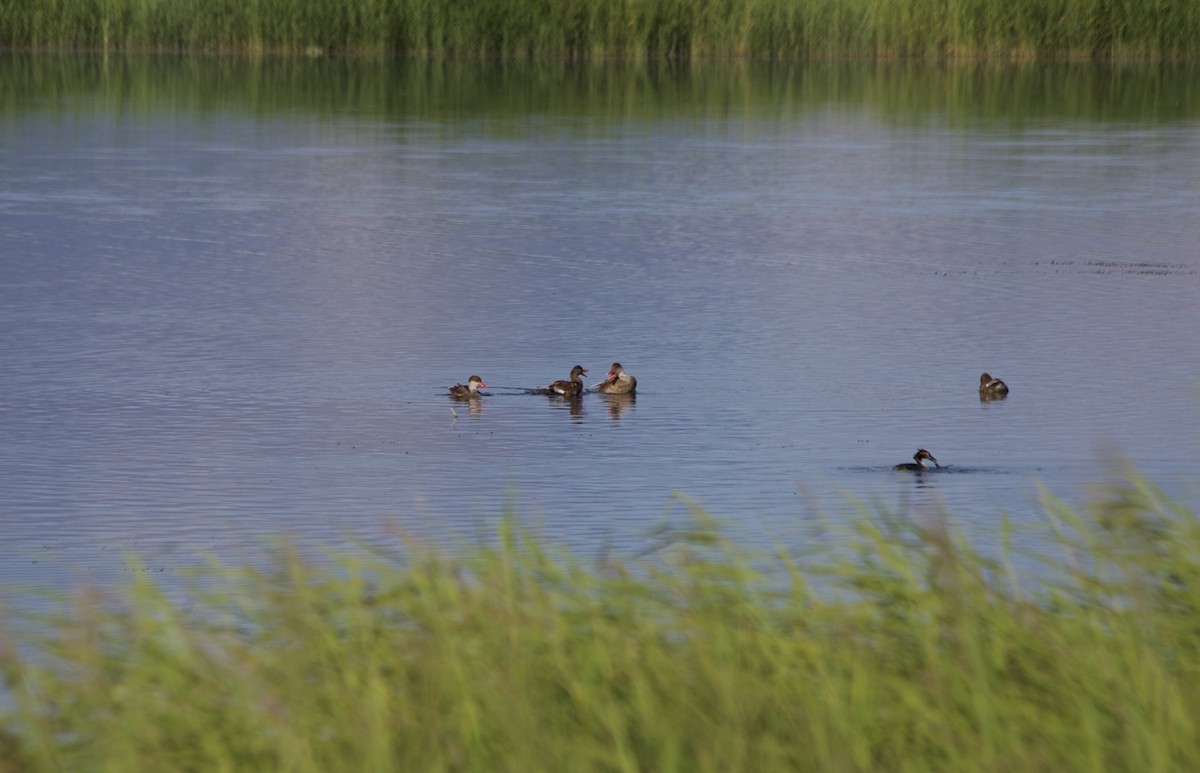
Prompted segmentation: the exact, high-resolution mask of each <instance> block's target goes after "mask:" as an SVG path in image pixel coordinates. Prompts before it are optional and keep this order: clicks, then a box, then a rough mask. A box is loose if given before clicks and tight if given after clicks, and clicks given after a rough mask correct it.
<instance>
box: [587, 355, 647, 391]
mask: <svg viewBox="0 0 1200 773" xmlns="http://www.w3.org/2000/svg"><path fill="white" fill-rule="evenodd" d="M635 389H637V379H636V378H634V377H633V376H631V375H629V374H628V373H626V372H625V369H624V368H622V367H621V363H619V362H614V363H613V364H612V367H611V368H609V370H608V378H607V379H605V380H604V381H601V382H600V383H599V384H598V385H597V386H596V391H597V392H603V393H604V394H608V395H629V394H633V391H634V390H635Z"/></svg>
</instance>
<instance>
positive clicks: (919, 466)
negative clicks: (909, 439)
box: [892, 448, 942, 472]
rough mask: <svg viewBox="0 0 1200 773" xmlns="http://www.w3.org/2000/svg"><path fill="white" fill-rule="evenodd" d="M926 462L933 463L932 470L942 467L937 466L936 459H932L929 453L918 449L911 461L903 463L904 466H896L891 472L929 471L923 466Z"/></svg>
mask: <svg viewBox="0 0 1200 773" xmlns="http://www.w3.org/2000/svg"><path fill="white" fill-rule="evenodd" d="M927 461H929V462H933V466H934V468H940V467H941V466H942V465H940V464H938V460H937V459H934V458H933V454H931V453H929V452H928V451H926V450H925V449H924V448H918V449H917V452H916V453H915V454H913V461H911V462H905V463H904V464H897V465H896V466H895V467H893V468H892V469H893V470H911V471H913V472H922V471H924V470H928V469H930V468H929V467H927V466H926V464H925V463H926V462H927Z"/></svg>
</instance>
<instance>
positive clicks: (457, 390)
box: [450, 376, 487, 400]
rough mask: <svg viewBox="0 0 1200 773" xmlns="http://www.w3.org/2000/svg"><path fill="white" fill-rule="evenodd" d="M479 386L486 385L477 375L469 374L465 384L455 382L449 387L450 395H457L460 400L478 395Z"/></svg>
mask: <svg viewBox="0 0 1200 773" xmlns="http://www.w3.org/2000/svg"><path fill="white" fill-rule="evenodd" d="M479 387H487V384H485V383H483V379H481V378H480V377H479V376H471V377H470V378H469V379H467V383H465V384H455V385H454V386H452V387H450V396H451V397H457V398H458V399H460V400H466V399H469V398H471V397H478V396H479Z"/></svg>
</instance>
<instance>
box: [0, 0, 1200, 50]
mask: <svg viewBox="0 0 1200 773" xmlns="http://www.w3.org/2000/svg"><path fill="white" fill-rule="evenodd" d="M0 46H7V47H34V48H101V49H106V50H107V49H120V50H164V51H214V50H215V51H231V52H234V51H236V52H263V51H277V52H297V53H298V52H306V53H326V52H352V53H365V54H399V55H421V56H460V57H461V56H486V57H572V58H631V57H646V56H652V57H654V56H667V57H680V58H683V57H758V58H804V57H814V56H815V57H830V56H875V57H879V56H886V57H919V58H955V57H967V58H1003V59H1011V58H1021V59H1027V58H1035V57H1050V58H1080V57H1102V58H1139V59H1140V58H1191V57H1195V56H1196V55H1197V54H1200V3H1197V2H1192V1H1188V2H1181V1H1180V0H1139V1H1138V2H1114V0H1004V1H1003V2H998V1H997V0H457V1H456V2H445V1H444V0H344V1H343V2H336V3H331V2H326V0H238V1H236V2H235V1H234V0H210V1H208V2H192V3H185V2H172V1H170V0H6V2H5V8H4V12H3V13H0Z"/></svg>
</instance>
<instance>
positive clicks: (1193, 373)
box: [0, 54, 1200, 583]
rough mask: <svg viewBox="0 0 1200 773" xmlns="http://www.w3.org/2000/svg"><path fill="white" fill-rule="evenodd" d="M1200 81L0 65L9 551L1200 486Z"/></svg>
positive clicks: (979, 506)
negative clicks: (1131, 482) (998, 385)
mask: <svg viewBox="0 0 1200 773" xmlns="http://www.w3.org/2000/svg"><path fill="white" fill-rule="evenodd" d="M1193 75H1194V72H1193V71H1192V69H1189V67H1187V66H1178V67H1172V66H1155V67H1141V68H1139V67H1125V68H1112V67H1105V66H1080V65H1072V66H1061V67H1059V66H1055V67H1040V66H1020V67H1011V68H1006V67H998V66H995V65H986V66H984V65H968V66H964V67H961V68H959V67H939V68H929V67H924V66H918V65H874V64H871V65H851V64H837V65H820V66H811V67H810V66H804V67H801V66H796V67H781V66H770V67H768V66H750V65H745V66H743V65H738V66H732V67H718V66H715V65H712V66H701V67H697V68H695V69H687V70H678V69H672V68H662V67H649V66H646V67H616V68H598V67H584V68H573V67H570V66H566V65H558V64H556V65H545V66H531V67H529V68H521V67H518V68H515V69H513V68H506V69H504V70H500V69H497V68H492V67H488V66H476V65H463V64H437V65H434V64H414V63H403V64H390V63H389V64H379V63H369V62H339V61H336V60H322V61H319V62H311V61H307V60H306V61H304V62H287V61H278V60H269V61H267V60H264V61H249V60H245V61H242V60H206V59H170V58H153V59H137V58H101V57H54V56H29V55H19V54H5V55H3V57H2V58H0V93H3V94H4V97H3V99H4V100H5V104H6V106H7V109H6V110H5V111H4V112H3V113H0V136H2V137H3V142H2V143H0V173H2V174H3V178H4V180H5V186H4V188H3V190H0V251H2V252H3V254H2V255H0V260H2V264H0V266H2V269H3V275H2V276H0V280H2V281H0V321H2V323H3V325H4V329H5V331H6V335H5V336H3V337H0V358H2V359H3V362H4V363H5V367H4V369H3V371H0V429H2V432H0V480H3V481H4V485H3V486H0V519H3V520H2V523H0V525H2V526H3V527H4V530H5V535H6V538H5V540H4V543H3V547H0V566H3V569H2V570H0V571H3V573H4V576H3V578H2V579H4V580H6V581H11V580H16V581H21V580H29V581H36V582H53V583H58V582H65V581H67V580H68V579H86V578H112V577H114V576H122V572H123V570H122V568H121V567H122V558H121V556H122V554H123V553H124V552H125V551H127V550H133V551H137V552H138V553H140V554H142V555H143V557H144V558H145V560H146V562H147V565H148V566H149V567H151V568H152V569H156V570H165V571H168V572H173V571H176V570H178V569H180V568H182V567H185V566H188V565H190V564H192V563H194V562H195V561H196V560H198V559H197V556H198V555H199V554H200V553H202V552H205V551H211V552H215V553H217V554H218V555H221V556H225V557H235V556H236V554H237V553H238V552H239V551H240V550H243V549H244V548H245V546H247V545H250V544H253V543H254V542H255V540H257V539H259V538H261V537H263V536H265V535H273V534H288V535H291V536H294V537H296V538H298V539H300V540H302V541H306V542H308V541H311V542H337V541H339V540H344V539H351V538H355V537H359V536H363V535H365V536H366V537H367V538H368V539H384V538H385V537H384V535H386V534H387V533H388V528H387V526H386V525H387V524H391V523H394V524H397V525H399V526H400V527H402V528H403V529H404V530H405V531H406V532H407V533H410V534H413V535H416V536H418V537H419V538H421V539H429V540H439V541H454V540H461V539H474V538H476V537H478V536H479V535H481V534H487V533H488V530H489V528H490V526H491V524H493V522H494V520H495V519H496V518H497V517H498V516H499V515H500V513H501V512H503V511H504V510H505V509H506V508H511V509H514V510H516V511H517V512H519V513H522V514H524V515H526V516H527V517H528V518H529V519H530V521H531V522H532V523H534V524H535V525H536V527H537V528H539V529H541V530H542V531H544V532H545V533H546V534H547V536H549V537H551V538H552V539H554V540H556V541H561V542H565V543H567V544H569V545H572V546H574V547H578V548H581V549H582V550H584V551H585V554H586V552H587V551H592V550H596V549H597V546H600V545H612V546H614V548H615V549H618V550H624V551H630V552H637V551H639V550H641V549H643V548H644V547H645V545H646V544H647V535H648V534H651V533H652V532H653V530H654V528H655V527H656V526H658V525H659V524H660V523H661V522H662V521H663V520H672V519H678V518H683V517H685V516H686V507H685V506H684V505H683V504H682V503H681V502H680V501H679V500H677V499H675V498H673V495H674V494H675V493H676V492H682V493H684V494H686V495H688V496H690V497H692V498H694V499H695V500H696V501H698V502H699V503H700V504H701V505H703V506H705V507H707V508H709V509H710V510H711V511H713V513H714V514H716V515H717V516H718V517H720V518H723V519H725V520H726V521H727V522H728V523H730V524H731V526H732V527H733V528H735V529H736V530H738V531H739V532H741V533H743V534H744V535H745V537H746V538H747V539H749V540H752V541H756V542H759V543H761V544H774V545H782V546H784V547H787V548H799V547H802V546H804V545H806V544H808V543H809V542H810V541H812V540H814V539H817V538H818V537H816V536H814V535H815V534H816V532H814V531H813V519H812V518H811V516H812V515H813V513H814V511H816V510H820V511H823V512H825V513H826V514H830V515H832V516H834V517H836V516H837V515H838V514H840V513H843V512H846V510H847V509H849V508H851V507H853V505H852V504H850V503H848V502H847V500H846V494H848V493H849V494H853V495H855V496H857V497H859V498H861V500H862V501H864V502H865V503H867V504H868V505H873V506H879V507H882V508H885V509H888V510H890V511H895V512H897V513H900V514H901V515H906V516H907V515H913V516H914V517H915V516H916V515H917V514H926V513H933V512H941V513H943V514H944V515H945V516H946V517H947V518H950V519H953V523H954V524H955V525H957V526H960V527H961V528H963V529H965V530H967V531H969V532H970V533H972V534H975V535H977V536H981V537H982V538H983V539H985V540H986V539H990V538H991V537H992V535H994V534H995V533H996V532H995V530H996V520H997V517H998V515H999V514H1000V513H1001V512H1003V513H1006V514H1008V515H1009V516H1010V517H1011V518H1012V519H1013V520H1014V521H1015V522H1016V523H1017V524H1018V526H1030V527H1031V529H1033V531H1032V536H1029V537H1027V538H1028V539H1031V540H1032V539H1036V538H1037V537H1036V524H1037V522H1038V520H1037V518H1038V512H1039V508H1038V505H1037V502H1036V497H1037V493H1036V488H1035V481H1041V482H1043V483H1045V484H1046V485H1047V486H1048V487H1049V488H1050V489H1051V490H1055V491H1059V492H1061V493H1064V494H1066V495H1067V496H1068V497H1071V496H1075V497H1078V496H1081V495H1082V494H1081V492H1082V486H1083V484H1085V483H1089V482H1094V481H1096V480H1098V479H1100V478H1101V477H1102V476H1103V475H1104V472H1105V469H1104V467H1103V466H1102V464H1101V463H1102V462H1103V460H1105V459H1107V458H1108V456H1109V453H1110V450H1112V449H1115V450H1116V451H1117V452H1119V453H1121V454H1125V455H1127V456H1129V457H1130V458H1131V459H1132V460H1133V461H1134V462H1135V463H1136V464H1138V465H1139V466H1140V467H1141V468H1142V469H1143V470H1145V471H1146V473H1147V474H1148V475H1149V476H1150V477H1151V478H1152V479H1154V480H1157V481H1160V482H1162V483H1163V484H1164V485H1165V486H1167V487H1168V489H1169V490H1171V491H1172V492H1173V493H1175V494H1177V495H1179V496H1180V497H1182V498H1184V500H1185V501H1188V502H1190V503H1192V504H1195V503H1197V502H1198V501H1200V496H1197V491H1196V490H1195V488H1194V483H1193V480H1194V473H1195V469H1196V467H1197V462H1200V449H1198V444H1200V438H1198V436H1197V433H1196V432H1195V428H1196V427H1197V426H1200V422H1198V421H1197V420H1198V419H1200V409H1198V396H1197V385H1200V344H1197V342H1196V338H1195V336H1194V335H1193V334H1192V332H1191V331H1192V329H1193V328H1194V325H1195V319H1196V318H1197V316H1198V312H1200V286H1198V285H1200V278H1198V269H1200V256H1198V254H1197V251H1196V248H1195V244H1196V238H1195V237H1196V233H1197V230H1198V226H1200V222H1198V221H1197V215H1196V213H1197V212H1200V189H1197V186H1196V185H1195V181H1196V180H1197V179H1200V131H1197V129H1198V128H1200V121H1198V118H1200V95H1198V93H1197V92H1198V89H1197V86H1196V85H1195V84H1197V83H1200V80H1198V79H1196V78H1195V77H1192V76H1193ZM616 357H619V358H620V361H621V362H622V363H624V364H625V366H626V367H628V368H629V370H630V372H632V373H636V374H637V377H638V392H637V397H636V398H634V396H632V395H629V396H622V395H601V394H595V393H587V394H584V395H582V396H580V397H579V398H577V399H565V398H562V397H558V396H546V395H538V394H530V390H532V389H533V388H535V386H536V385H539V384H545V383H547V380H548V379H550V378H554V376H552V375H551V374H564V371H565V369H564V365H565V364H570V363H574V362H577V361H578V362H579V363H580V364H581V365H583V366H584V367H585V368H588V369H590V370H592V371H593V372H600V373H602V372H604V369H606V368H607V366H608V364H609V363H611V362H613V360H614V358H616ZM597 369H599V370H598V371H597ZM984 369H987V370H988V372H990V373H993V374H1000V375H1002V377H1003V378H1004V380H1005V381H1006V382H1007V383H1008V384H1009V385H1010V386H1011V388H1012V391H1011V393H1010V394H1009V395H1008V396H1007V398H1006V399H1004V400H996V401H987V400H984V401H981V399H980V394H979V391H978V380H979V374H980V373H981V372H982V371H983V370H984ZM475 372H478V373H482V374H486V375H487V379H488V381H487V383H488V384H489V385H490V386H489V388H488V389H487V390H485V392H486V393H485V394H483V395H480V396H478V397H476V398H473V399H470V400H466V401H457V400H453V399H451V398H450V396H449V395H448V394H447V392H446V385H448V384H453V383H456V381H457V380H461V379H462V377H463V374H465V373H475ZM918 447H925V448H929V449H930V450H933V451H934V452H935V453H936V455H937V457H938V459H939V461H941V463H942V464H943V465H945V469H943V470H940V471H938V472H937V473H936V474H922V475H919V476H914V475H911V474H909V475H907V476H905V475H903V474H901V473H897V472H892V471H891V467H892V465H894V464H896V463H897V462H899V461H903V460H905V459H907V458H908V456H909V455H910V454H911V453H912V450H913V449H914V448H918ZM1017 539H1022V537H1021V536H1020V535H1018V537H1017ZM51 556H52V557H53V561H52V562H51V561H47V558H49V557H51Z"/></svg>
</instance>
